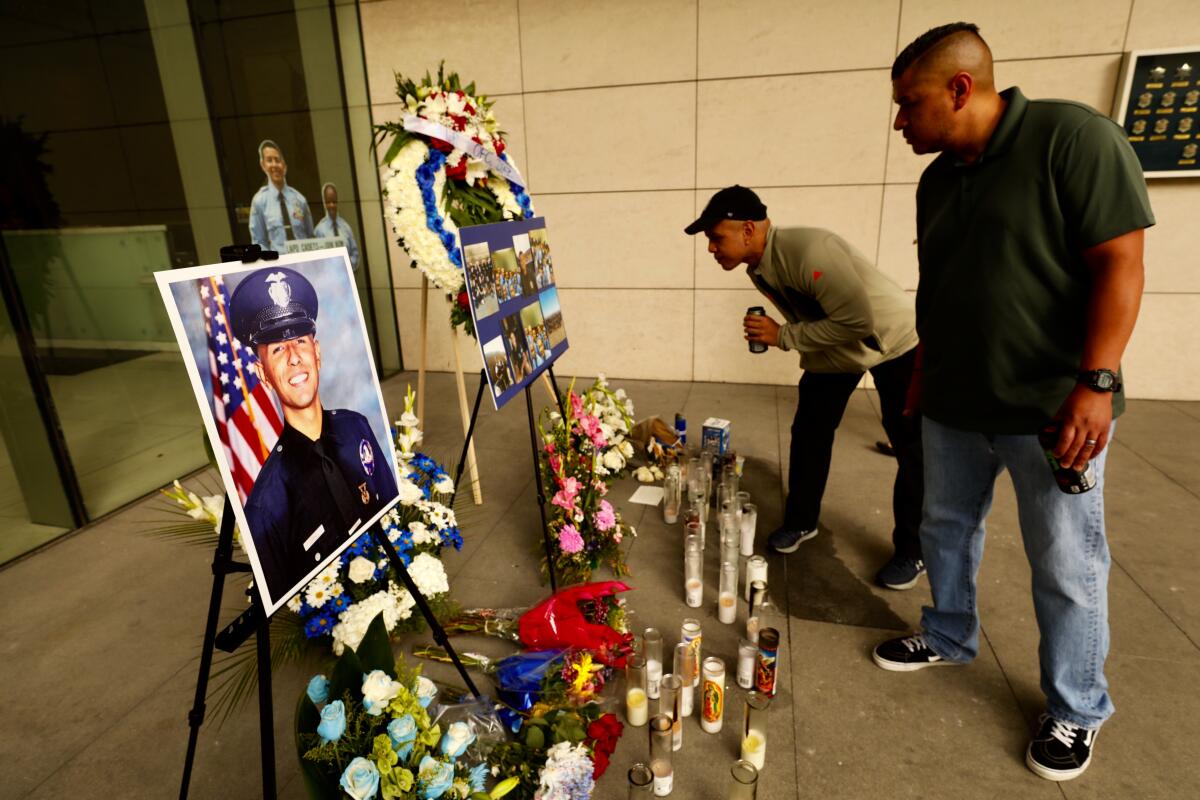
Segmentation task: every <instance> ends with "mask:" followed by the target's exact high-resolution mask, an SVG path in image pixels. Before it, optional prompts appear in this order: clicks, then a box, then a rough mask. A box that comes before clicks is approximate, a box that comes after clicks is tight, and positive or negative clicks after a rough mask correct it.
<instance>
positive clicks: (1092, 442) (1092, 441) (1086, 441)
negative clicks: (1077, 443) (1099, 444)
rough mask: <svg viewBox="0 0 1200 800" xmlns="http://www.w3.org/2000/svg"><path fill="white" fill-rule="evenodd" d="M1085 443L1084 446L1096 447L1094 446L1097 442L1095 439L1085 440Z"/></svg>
mask: <svg viewBox="0 0 1200 800" xmlns="http://www.w3.org/2000/svg"><path fill="white" fill-rule="evenodd" d="M1083 443H1084V444H1090V445H1093V446H1094V445H1095V444H1096V440H1095V439H1084V440H1083Z"/></svg>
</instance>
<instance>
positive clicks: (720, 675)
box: [700, 658, 725, 733]
mask: <svg viewBox="0 0 1200 800" xmlns="http://www.w3.org/2000/svg"><path fill="white" fill-rule="evenodd" d="M724 719H725V662H723V661H722V660H721V659H719V658H706V659H704V679H703V681H702V683H701V691H700V727H701V728H703V729H704V732H705V733H720V731H721V725H722V723H723V722H724Z"/></svg>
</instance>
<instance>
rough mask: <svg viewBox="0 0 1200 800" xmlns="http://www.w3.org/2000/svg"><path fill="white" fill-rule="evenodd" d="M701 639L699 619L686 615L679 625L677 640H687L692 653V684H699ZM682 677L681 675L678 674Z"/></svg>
mask: <svg viewBox="0 0 1200 800" xmlns="http://www.w3.org/2000/svg"><path fill="white" fill-rule="evenodd" d="M702 640H703V637H702V631H701V629H700V620H698V619H693V618H692V617H687V618H686V619H684V621H683V623H682V624H681V625H680V626H679V641H681V642H687V644H688V650H689V651H690V652H691V654H692V668H691V673H690V674H691V676H692V686H698V685H699V684H700V647H701V642H702ZM680 677H681V678H682V677H683V676H682V675H680Z"/></svg>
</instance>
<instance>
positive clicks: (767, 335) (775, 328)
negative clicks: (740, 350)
mask: <svg viewBox="0 0 1200 800" xmlns="http://www.w3.org/2000/svg"><path fill="white" fill-rule="evenodd" d="M742 328H743V329H745V332H746V337H745V338H746V341H747V342H761V343H762V344H765V345H768V346H770V347H778V346H779V323H778V322H776V321H775V320H773V319H771V318H770V317H768V316H766V315H765V314H747V315H746V316H745V317H743V318H742Z"/></svg>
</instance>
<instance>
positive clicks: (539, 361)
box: [459, 217, 567, 408]
mask: <svg viewBox="0 0 1200 800" xmlns="http://www.w3.org/2000/svg"><path fill="white" fill-rule="evenodd" d="M459 233H460V235H461V237H462V244H463V266H464V270H465V272H466V277H467V294H468V296H469V297H470V298H471V315H472V316H473V317H474V320H475V337H476V339H477V340H478V341H479V349H480V351H481V352H482V353H483V363H484V367H485V371H486V372H487V378H488V385H489V386H491V389H492V402H493V403H495V405H496V408H500V407H501V406H503V405H504V404H505V403H507V402H508V401H509V400H511V399H512V398H513V397H514V396H515V395H516V394H517V393H518V392H520V391H521V390H522V389H524V388H525V387H526V386H528V385H529V384H530V383H531V382H532V381H533V380H534V379H535V378H536V377H537V376H538V375H539V374H541V372H542V371H543V370H545V369H546V368H547V367H548V366H550V364H552V363H553V362H554V360H555V359H556V358H558V357H559V356H561V355H562V354H563V353H565V352H566V350H567V331H566V328H564V327H563V318H562V308H561V307H560V305H559V301H558V287H557V286H556V284H555V279H554V259H553V257H552V256H551V255H550V243H549V241H548V240H547V238H546V220H545V218H544V217H535V218H533V219H525V220H519V221H516V222H498V223H496V224H494V225H478V226H475V227H471V228H463V229H462V230H461V231H460V232H459Z"/></svg>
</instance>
